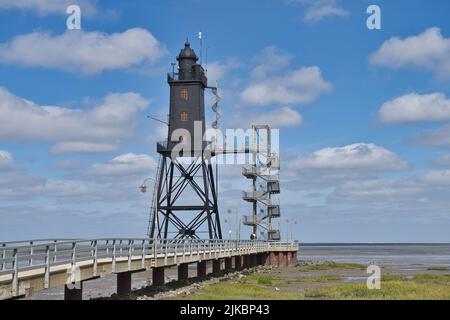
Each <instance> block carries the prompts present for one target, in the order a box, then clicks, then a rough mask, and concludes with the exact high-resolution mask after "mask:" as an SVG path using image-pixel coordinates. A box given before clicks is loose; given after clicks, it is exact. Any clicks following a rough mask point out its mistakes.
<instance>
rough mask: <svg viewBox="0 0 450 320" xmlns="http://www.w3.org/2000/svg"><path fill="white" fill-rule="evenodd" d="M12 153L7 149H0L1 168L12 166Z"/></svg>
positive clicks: (5, 168)
mask: <svg viewBox="0 0 450 320" xmlns="http://www.w3.org/2000/svg"><path fill="white" fill-rule="evenodd" d="M12 164H13V157H12V154H11V153H9V152H8V151H5V150H0V170H7V169H10V168H11V167H12Z"/></svg>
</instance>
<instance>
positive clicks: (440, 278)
mask: <svg viewBox="0 0 450 320" xmlns="http://www.w3.org/2000/svg"><path fill="white" fill-rule="evenodd" d="M412 280H413V281H415V282H419V283H432V284H442V285H450V274H418V275H415V276H414V277H413V279H412Z"/></svg>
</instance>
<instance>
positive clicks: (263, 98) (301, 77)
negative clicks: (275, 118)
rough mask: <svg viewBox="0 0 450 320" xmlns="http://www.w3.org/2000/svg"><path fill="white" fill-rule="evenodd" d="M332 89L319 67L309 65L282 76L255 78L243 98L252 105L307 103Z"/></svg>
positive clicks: (244, 92) (242, 95) (243, 93)
mask: <svg viewBox="0 0 450 320" xmlns="http://www.w3.org/2000/svg"><path fill="white" fill-rule="evenodd" d="M331 89H332V86H331V84H330V83H329V82H327V81H325V80H324V79H323V78H322V74H321V71H320V69H319V67H307V68H300V69H296V70H294V71H291V72H288V73H286V74H284V75H280V76H271V77H264V78H262V79H255V80H253V81H252V84H251V85H249V86H248V87H247V88H245V90H244V91H243V92H242V94H241V98H242V100H243V101H244V103H246V104H247V105H251V106H267V105H276V104H284V105H296V104H307V103H311V102H313V101H315V100H316V99H318V98H319V97H320V95H321V94H322V93H324V92H329V91H331Z"/></svg>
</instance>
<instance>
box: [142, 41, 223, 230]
mask: <svg viewBox="0 0 450 320" xmlns="http://www.w3.org/2000/svg"><path fill="white" fill-rule="evenodd" d="M177 61H178V71H177V72H175V70H174V71H172V73H170V74H168V76H167V81H168V83H169V86H170V110H169V123H168V139H167V140H166V141H164V142H159V143H158V144H157V151H158V153H159V154H160V162H159V166H158V175H157V181H156V186H155V192H154V198H153V205H152V209H151V218H150V230H149V231H150V232H149V236H150V237H151V238H155V239H185V238H190V239H222V231H221V227H220V219H219V210H218V205H217V192H216V181H215V177H214V170H213V167H212V164H211V157H213V156H214V153H212V152H210V151H208V150H207V148H206V147H207V145H208V144H207V142H205V141H204V139H203V136H204V132H205V97H204V93H205V89H207V88H208V83H207V78H206V75H205V71H204V69H203V67H202V66H201V65H200V64H198V63H197V61H198V58H197V56H196V54H195V52H194V50H193V49H192V48H191V47H190V44H189V42H188V41H186V43H185V45H184V48H183V49H182V50H181V51H180V54H179V55H178V57H177Z"/></svg>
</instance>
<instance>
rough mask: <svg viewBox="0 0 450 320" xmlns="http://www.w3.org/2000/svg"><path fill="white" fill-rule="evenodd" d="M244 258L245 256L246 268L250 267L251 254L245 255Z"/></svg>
mask: <svg viewBox="0 0 450 320" xmlns="http://www.w3.org/2000/svg"><path fill="white" fill-rule="evenodd" d="M243 258H244V269H248V268H250V256H249V255H245V256H243Z"/></svg>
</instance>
